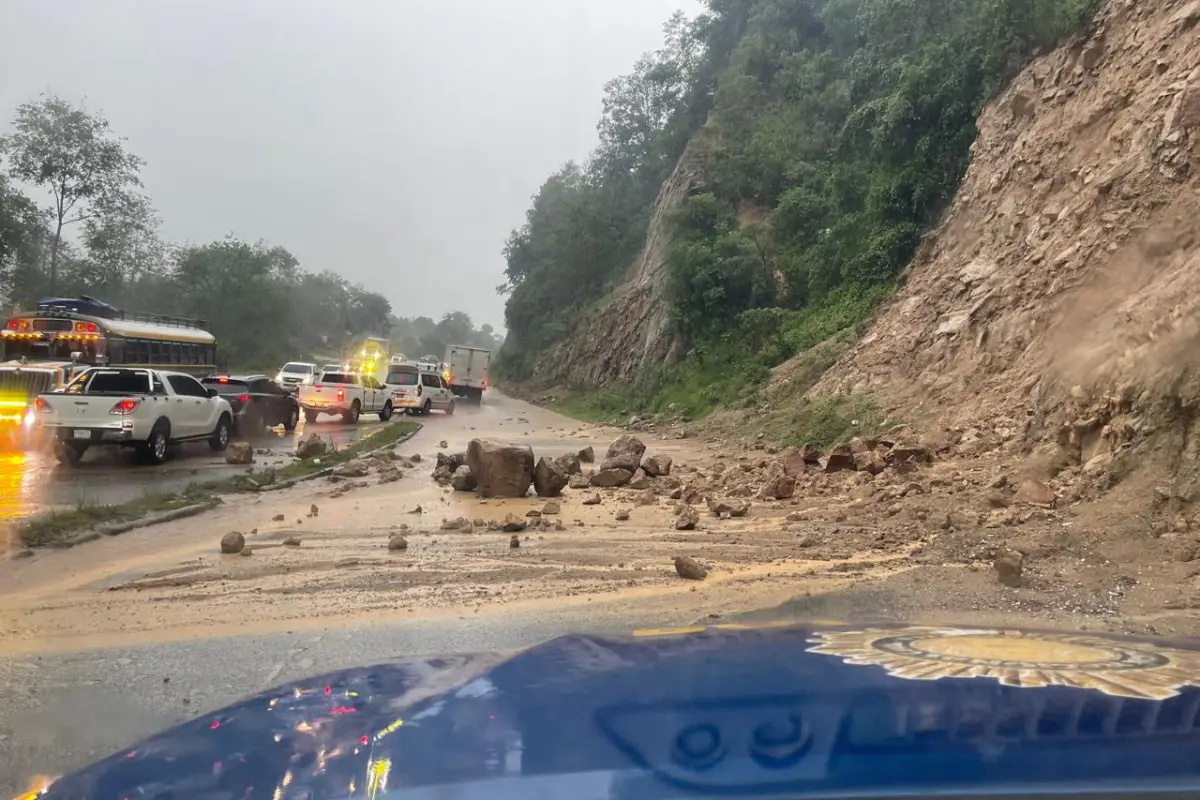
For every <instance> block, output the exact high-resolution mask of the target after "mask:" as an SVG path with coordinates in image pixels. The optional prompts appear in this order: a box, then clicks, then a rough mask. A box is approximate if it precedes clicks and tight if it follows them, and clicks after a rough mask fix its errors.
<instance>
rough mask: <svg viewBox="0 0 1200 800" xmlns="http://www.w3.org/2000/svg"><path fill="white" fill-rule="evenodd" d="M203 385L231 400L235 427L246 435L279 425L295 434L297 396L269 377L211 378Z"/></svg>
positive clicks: (217, 376) (236, 376)
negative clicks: (293, 431)
mask: <svg viewBox="0 0 1200 800" xmlns="http://www.w3.org/2000/svg"><path fill="white" fill-rule="evenodd" d="M201 383H203V384H204V388H206V389H215V390H216V392H217V394H219V395H221V397H224V398H225V399H226V400H228V401H229V405H230V407H231V408H232V409H233V424H234V426H235V427H236V428H237V430H238V433H240V434H242V435H243V436H249V435H253V434H255V433H259V432H260V431H261V430H262V429H263V428H274V427H275V426H276V425H282V426H283V429H284V430H285V431H292V430H295V429H296V425H297V424H299V422H300V404H299V403H298V402H296V396H295V395H294V394H292V393H291V392H289V391H288V390H287V389H285V388H283V387H282V386H280V385H279V384H278V383H276V382H275V381H273V380H271V379H270V378H268V377H267V376H266V375H210V376H208V377H207V378H205V379H204V380H203V381H201Z"/></svg>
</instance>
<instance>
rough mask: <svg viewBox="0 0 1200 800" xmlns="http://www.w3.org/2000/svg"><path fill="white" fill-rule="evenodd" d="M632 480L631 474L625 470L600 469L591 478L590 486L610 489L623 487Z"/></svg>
mask: <svg viewBox="0 0 1200 800" xmlns="http://www.w3.org/2000/svg"><path fill="white" fill-rule="evenodd" d="M631 480H633V472H631V471H630V470H627V469H602V470H600V471H598V472H596V473H594V474H593V475H592V477H591V484H592V486H599V487H602V488H611V487H613V486H624V485H625V484H627V483H629V482H630V481H631Z"/></svg>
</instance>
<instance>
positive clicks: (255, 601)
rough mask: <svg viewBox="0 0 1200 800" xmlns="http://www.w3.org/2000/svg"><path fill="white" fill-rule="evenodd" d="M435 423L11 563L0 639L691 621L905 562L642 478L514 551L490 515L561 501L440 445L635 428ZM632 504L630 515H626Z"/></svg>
mask: <svg viewBox="0 0 1200 800" xmlns="http://www.w3.org/2000/svg"><path fill="white" fill-rule="evenodd" d="M424 422H425V427H424V428H423V430H422V431H420V432H419V433H418V434H417V436H416V437H415V438H414V439H412V440H411V441H409V442H407V443H405V444H403V445H401V446H400V447H399V448H397V455H398V456H402V457H406V458H414V459H415V458H416V457H420V461H419V462H418V463H416V464H414V465H413V468H412V469H408V470H404V472H405V474H404V476H403V477H402V478H401V479H400V480H399V481H397V482H392V483H385V484H379V483H378V482H377V481H376V479H375V477H374V475H373V474H372V475H368V476H367V477H365V478H363V479H361V480H354V479H347V480H343V481H339V482H336V483H331V482H328V481H326V480H319V481H314V482H310V483H307V484H303V485H301V486H297V487H294V488H293V489H290V490H286V491H282V492H277V493H272V494H271V495H262V496H236V497H229V498H227V503H226V504H225V505H224V506H222V507H220V508H219V509H217V510H215V511H213V512H211V513H209V514H206V515H204V516H201V517H198V518H195V519H191V520H186V521H181V522H177V523H172V524H170V525H164V526H157V527H152V528H146V529H142V530H138V531H133V532H130V533H127V534H125V535H123V536H120V537H116V538H113V539H103V540H100V541H97V542H92V543H89V544H87V545H84V546H81V547H77V548H73V549H71V550H66V551H55V552H46V551H43V552H39V553H38V554H37V555H36V556H34V557H33V558H30V559H23V560H21V561H14V562H8V563H4V564H0V594H2V596H3V598H4V602H3V608H2V610H0V630H2V631H3V632H4V634H5V635H4V636H3V637H2V643H0V653H5V652H7V653H18V652H23V653H34V652H37V653H46V652H54V651H62V650H73V649H79V648H82V647H87V646H117V645H121V644H138V643H150V642H158V641H168V640H175V639H187V638H195V637H198V636H208V635H222V634H232V633H250V632H263V633H266V632H271V631H280V630H291V629H293V628H296V627H298V626H301V627H302V626H304V625H306V624H312V625H322V626H325V625H328V624H329V623H330V621H331V620H339V619H342V620H346V621H347V622H349V621H351V620H354V619H363V618H370V617H380V618H383V617H395V616H397V615H399V616H401V617H403V616H404V615H410V614H422V615H428V614H437V613H446V614H464V613H469V614H475V613H486V612H489V611H496V610H504V609H506V608H513V607H516V606H519V607H521V608H524V609H526V610H528V609H530V608H536V607H537V606H538V604H545V605H546V606H547V608H550V607H555V608H561V607H563V606H564V604H566V605H576V604H589V603H596V604H598V605H599V604H601V603H603V604H604V605H605V606H606V607H607V609H606V611H605V612H604V613H606V614H613V615H625V616H626V617H627V618H630V619H636V618H637V617H638V613H637V612H638V611H639V610H644V609H646V608H647V607H649V606H650V605H653V606H655V607H656V608H658V609H659V610H662V609H663V608H667V609H670V608H678V609H679V618H680V619H685V620H690V619H692V618H694V617H695V615H696V614H697V613H700V612H701V611H703V612H704V613H705V614H722V613H728V612H732V611H735V610H740V609H744V608H752V607H757V606H761V605H764V604H770V603H775V602H780V601H782V600H785V599H788V598H790V597H792V596H794V595H795V593H796V591H797V587H798V586H800V585H804V586H809V587H819V586H823V585H828V586H837V585H842V584H844V583H845V582H846V580H847V578H848V576H850V575H851V574H853V573H855V572H857V571H859V570H865V569H872V570H879V569H891V568H892V567H894V566H898V563H897V560H898V559H901V558H902V556H901V555H899V554H889V555H887V556H885V557H883V558H882V559H872V558H864V557H863V556H862V555H861V554H859V553H857V552H849V551H848V552H846V553H845V558H838V559H835V560H833V561H829V560H820V559H814V558H809V557H806V554H805V549H804V548H805V545H804V541H803V540H804V539H805V537H808V536H810V535H811V532H810V531H808V530H800V529H797V527H796V526H793V525H787V524H782V523H783V515H784V514H785V513H786V512H787V511H788V510H792V509H793V508H794V507H792V506H786V505H785V504H776V505H778V508H771V509H769V512H770V513H768V509H767V508H765V507H764V508H763V509H762V510H761V511H760V512H757V513H755V514H754V515H752V516H750V517H747V518H742V519H733V520H719V519H717V518H715V517H713V518H711V519H709V518H707V517H706V518H705V519H704V520H702V522H701V523H700V525H699V526H698V529H697V530H693V531H677V530H676V529H675V526H674V524H673V522H672V521H673V512H672V509H671V507H670V505H669V504H668V502H669V501H667V500H666V499H665V497H664V498H659V499H656V500H655V502H654V503H653V504H652V505H636V504H635V499H634V495H635V494H636V493H635V492H633V491H631V490H608V491H601V492H600V494H601V502H600V503H599V504H597V505H584V504H583V502H582V501H583V499H584V498H585V496H587V495H591V494H593V493H594V491H593V490H584V491H574V490H567V492H565V493H564V496H563V497H562V498H560V499H559V500H558V504H559V506H560V512H559V513H558V514H554V515H547V516H546V517H545V518H544V519H545V520H546V522H545V523H542V525H541V526H540V527H534V526H531V527H530V528H529V529H528V530H526V531H525V532H523V533H521V534H520V546H519V547H517V548H513V547H511V546H510V536H511V535H510V534H509V533H504V532H502V531H499V530H488V526H487V524H486V523H487V522H489V521H493V520H502V519H503V518H504V517H505V516H506V515H508V514H510V513H511V514H514V515H517V516H519V517H521V518H523V519H525V518H526V516H525V515H526V514H527V513H529V512H540V511H542V510H543V509H544V507H545V505H546V501H544V500H541V499H538V498H534V497H529V498H526V499H521V500H483V499H479V498H478V497H477V496H475V495H474V494H465V493H460V492H453V491H451V490H450V489H448V488H443V487H441V486H438V485H437V484H436V483H435V482H434V481H433V480H432V479H431V478H430V473H431V471H432V469H433V466H434V461H435V456H436V453H437V452H438V451H439V449H440V448H439V446H438V445H439V442H440V441H443V440H444V441H446V443H447V448H445V449H446V450H449V451H455V450H461V449H463V448H465V446H466V444H467V442H468V441H469V440H470V439H472V438H475V437H490V438H498V439H508V440H510V441H514V442H519V443H522V444H529V445H531V446H532V447H533V448H534V450H535V452H537V453H538V454H539V455H550V456H555V455H560V454H565V453H569V452H576V451H578V450H579V449H580V448H583V447H586V446H588V445H591V446H593V447H595V448H596V450H597V451H598V452H600V453H603V451H604V449H605V448H606V447H607V446H608V444H609V443H610V442H611V441H612V440H613V439H614V438H615V437H616V436H617V435H618V434H619V433H620V432H619V431H615V430H612V429H605V428H601V427H597V426H591V425H583V424H580V423H578V422H575V421H573V420H570V419H567V418H565V417H561V416H559V415H557V414H554V413H552V412H548V411H545V410H542V409H538V408H536V407H534V406H530V405H527V404H525V403H522V402H520V401H516V400H512V399H509V398H496V399H494V400H493V401H492V402H490V403H486V404H485V405H484V406H482V407H481V408H478V409H469V410H464V411H463V412H461V413H459V414H456V415H454V416H452V417H444V416H440V415H434V416H431V417H429V418H427V419H426V420H424ZM644 438H645V440H646V443H647V445H648V451H647V452H648V454H658V455H669V456H671V457H672V458H674V459H675V461H676V463H677V464H681V465H682V467H680V469H683V470H685V473H684V474H685V475H686V471H687V470H691V469H694V467H692V466H690V465H693V464H705V463H709V462H711V460H712V459H714V458H715V457H716V456H717V455H718V454H717V453H716V451H715V450H714V449H713V448H714V445H712V444H711V443H708V444H705V443H701V442H698V441H696V440H695V439H680V438H676V434H675V433H674V432H666V433H664V434H662V435H661V436H656V435H653V434H650V435H645V436H644ZM314 506H315V508H316V512H315V513H313V507H314ZM418 508H419V509H420V511H417V509H418ZM622 509H625V510H627V511H628V514H629V518H628V519H627V520H624V521H618V519H617V516H618V511H620V510H622ZM458 517H463V518H466V519H468V520H476V521H480V522H483V523H484V524H483V525H478V526H472V530H471V531H470V532H464V531H462V530H443V529H442V527H443V522H444V521H445V520H452V519H454V518H458ZM529 519H534V518H529ZM551 520H553V522H551ZM555 523H559V524H558V525H557V526H556V525H555ZM555 527H559V528H561V530H556V529H555ZM230 531H239V532H242V533H243V534H244V535H245V536H246V542H247V545H248V547H249V549H251V550H252V555H250V556H248V557H247V556H241V555H223V554H221V553H220V552H219V540H220V538H221V537H222V536H223V535H224V534H225V533H228V532H230ZM397 533H403V534H404V535H405V536H406V538H407V542H408V547H407V549H406V550H404V551H390V550H389V549H388V547H387V545H388V541H389V539H390V538H391V537H392V536H394V535H395V534H397ZM286 540H293V541H294V540H299V542H300V544H299V546H295V545H294V544H284V542H285V541H286ZM677 555H688V556H692V557H694V558H697V559H699V560H701V561H702V562H703V563H706V564H709V565H711V566H713V567H716V569H714V571H713V572H712V574H711V575H710V576H709V578H708V579H706V580H705V581H704V582H703V583H702V584H700V583H696V582H691V581H684V580H682V579H680V578H679V576H678V575H677V574H676V572H675V569H674V566H673V559H674V557H675V556H677ZM835 567H836V568H835ZM598 613H599V612H598Z"/></svg>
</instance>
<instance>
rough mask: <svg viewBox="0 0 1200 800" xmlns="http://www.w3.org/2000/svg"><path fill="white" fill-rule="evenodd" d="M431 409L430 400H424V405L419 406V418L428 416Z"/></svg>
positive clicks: (431, 403) (431, 402)
mask: <svg viewBox="0 0 1200 800" xmlns="http://www.w3.org/2000/svg"><path fill="white" fill-rule="evenodd" d="M432 409H433V401H432V400H426V401H425V405H423V406H421V416H422V417H428V416H429V412H430V411H431V410H432Z"/></svg>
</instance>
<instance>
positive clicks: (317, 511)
mask: <svg viewBox="0 0 1200 800" xmlns="http://www.w3.org/2000/svg"><path fill="white" fill-rule="evenodd" d="M320 513H321V509H319V508H317V504H316V503H313V504H312V505H311V506H309V507H308V515H309V516H310V517H315V516H317V515H319V514H320Z"/></svg>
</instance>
